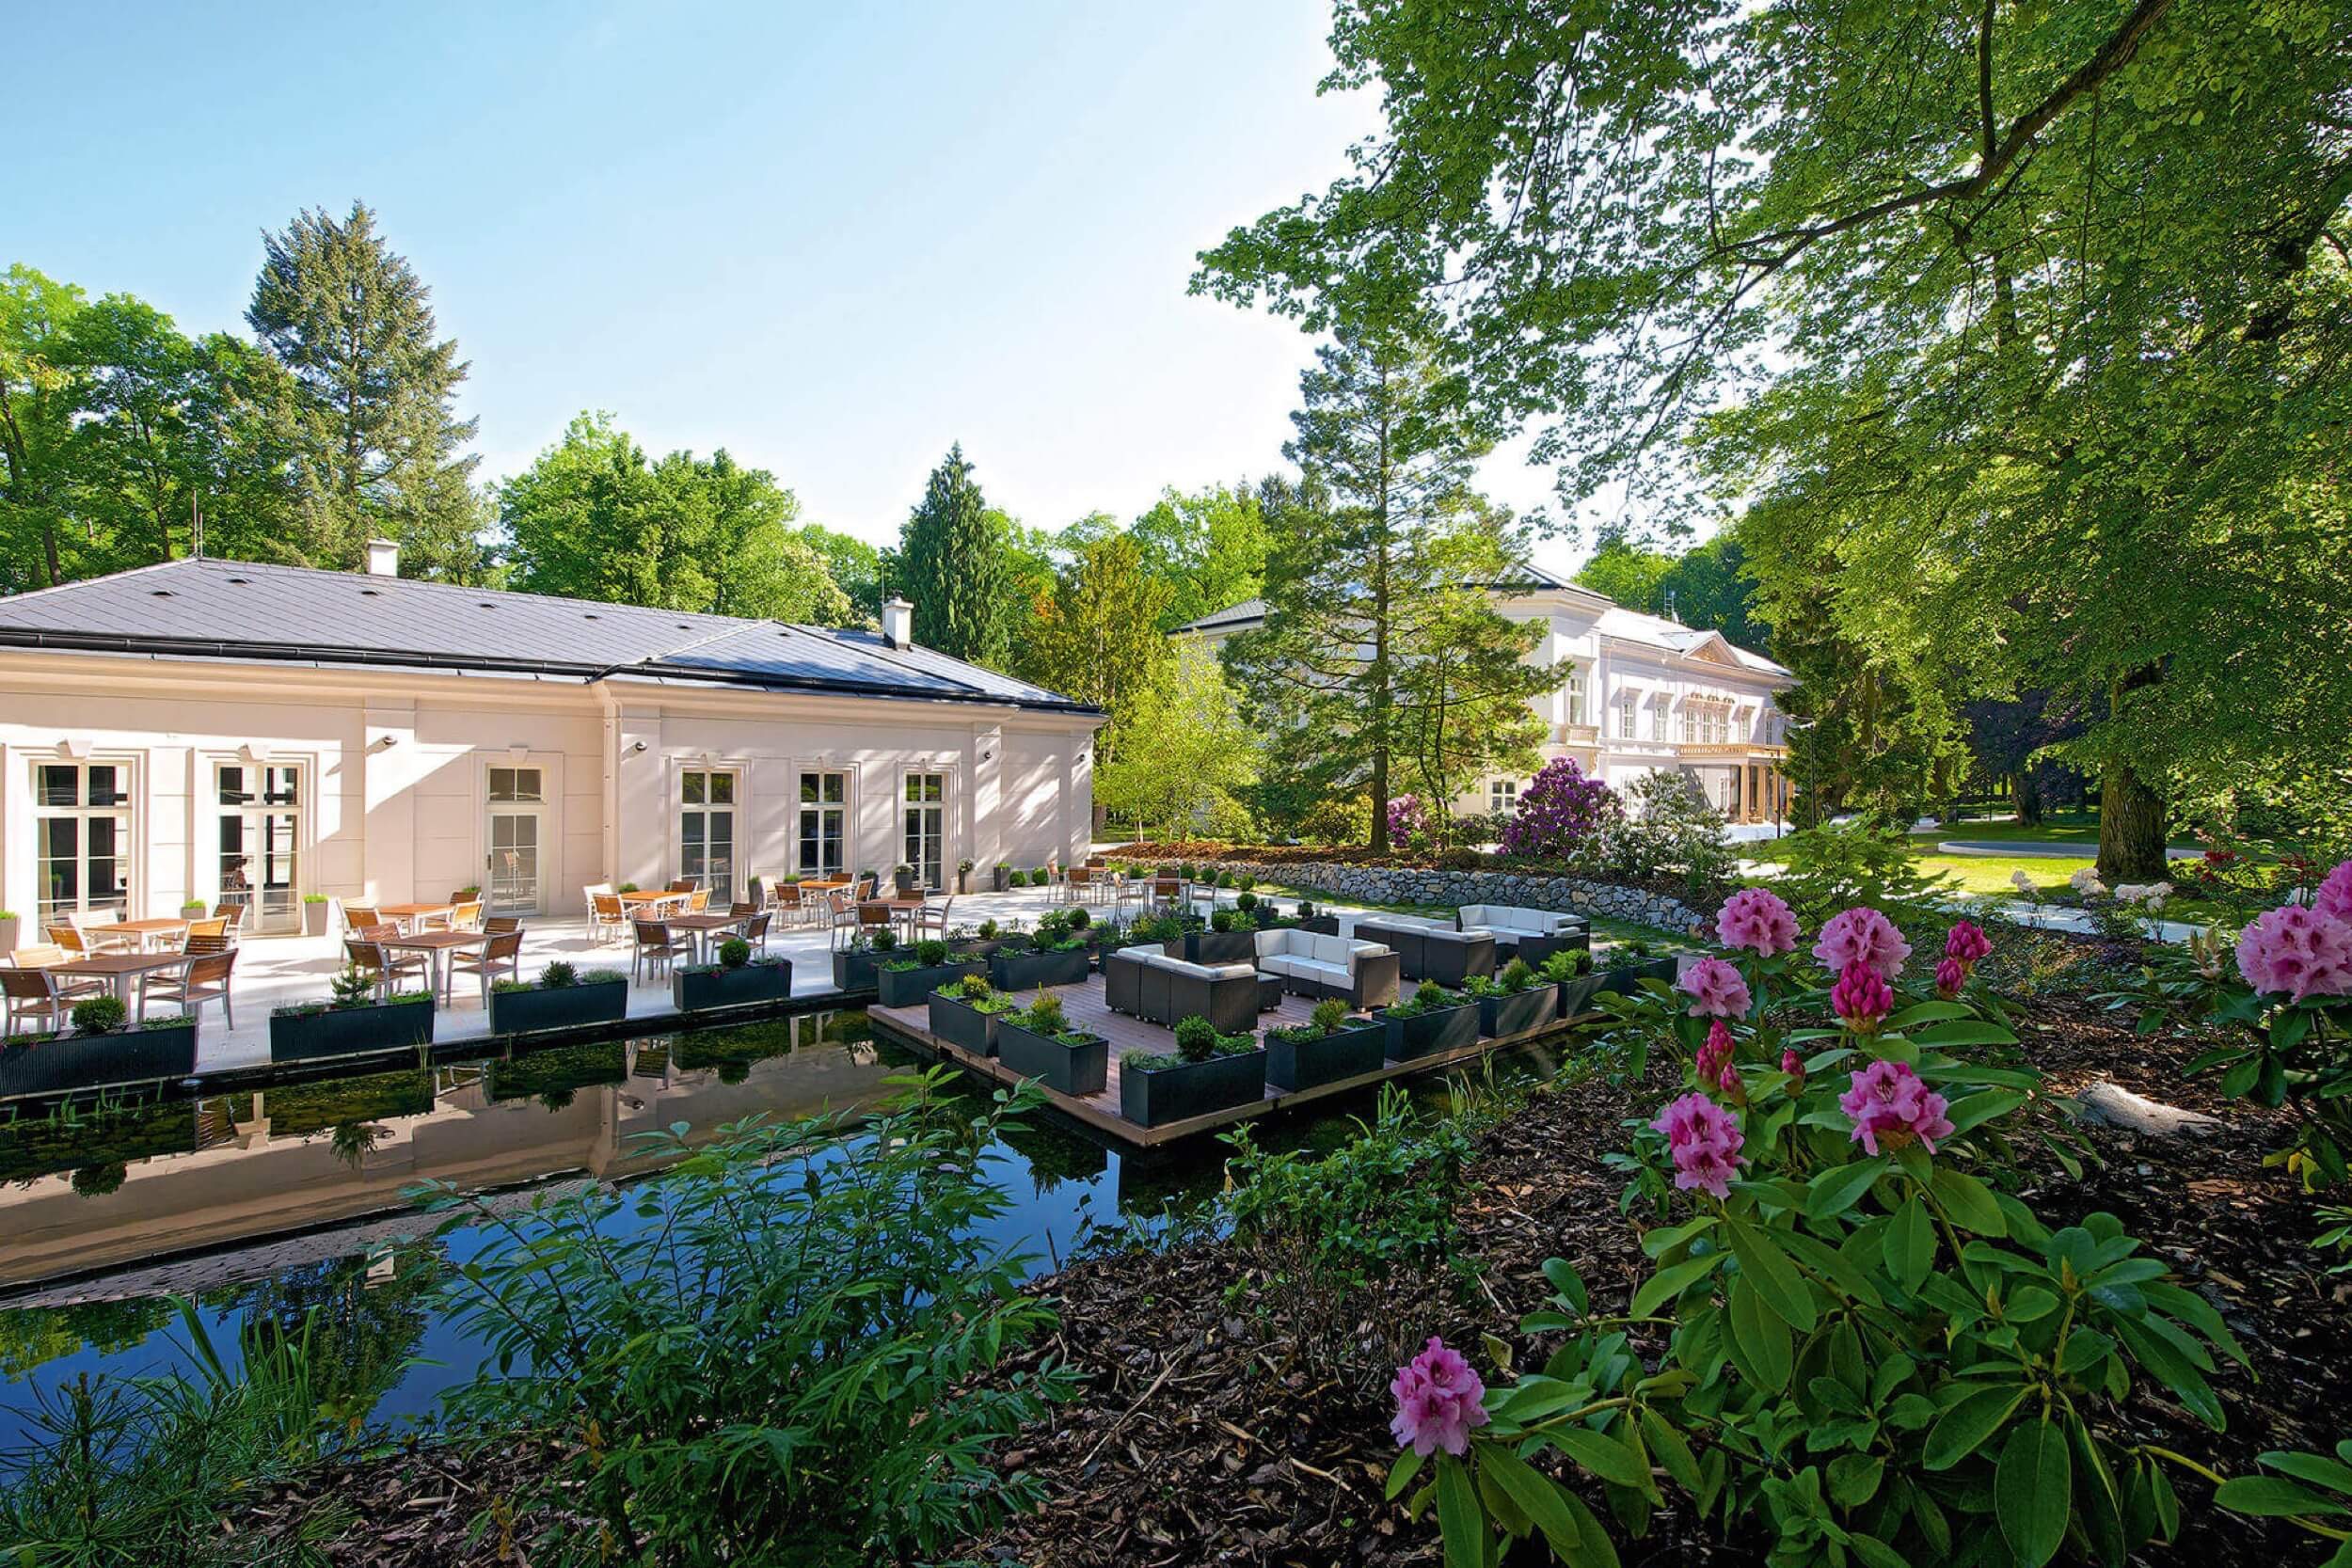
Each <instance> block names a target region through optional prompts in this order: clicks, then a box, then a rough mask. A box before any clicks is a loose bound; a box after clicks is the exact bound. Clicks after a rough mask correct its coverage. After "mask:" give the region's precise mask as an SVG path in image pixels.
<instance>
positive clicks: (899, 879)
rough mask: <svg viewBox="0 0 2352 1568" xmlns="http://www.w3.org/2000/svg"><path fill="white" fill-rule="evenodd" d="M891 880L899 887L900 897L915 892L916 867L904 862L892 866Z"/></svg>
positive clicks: (894, 885)
mask: <svg viewBox="0 0 2352 1568" xmlns="http://www.w3.org/2000/svg"><path fill="white" fill-rule="evenodd" d="M890 881H891V885H892V886H893V887H895V888H897V889H898V896H899V897H901V898H905V897H908V896H910V895H913V894H914V867H913V866H911V865H908V864H906V863H903V862H902V863H899V864H898V865H894V866H892V867H891V868H890Z"/></svg>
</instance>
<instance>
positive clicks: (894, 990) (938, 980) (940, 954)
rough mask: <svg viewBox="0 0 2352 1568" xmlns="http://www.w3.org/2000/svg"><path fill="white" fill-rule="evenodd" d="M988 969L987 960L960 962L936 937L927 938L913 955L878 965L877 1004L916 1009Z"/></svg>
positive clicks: (963, 959)
mask: <svg viewBox="0 0 2352 1568" xmlns="http://www.w3.org/2000/svg"><path fill="white" fill-rule="evenodd" d="M986 967H987V960H986V959H985V958H961V957H959V956H957V955H956V954H954V953H952V952H950V951H949V950H948V947H947V944H946V942H942V941H940V940H939V939H938V938H937V937H930V938H927V939H926V940H924V941H922V942H916V943H915V944H914V951H913V952H912V953H900V954H899V955H898V957H896V958H891V959H890V960H889V961H888V962H886V963H878V964H876V965H875V968H874V987H875V990H876V991H877V993H878V994H877V996H876V998H875V1000H877V1001H879V1002H880V1003H881V1004H882V1006H885V1007H912V1006H917V1005H918V1004H920V1003H921V1002H922V1000H923V998H925V997H926V996H929V995H930V993H931V992H932V991H934V990H938V989H939V988H940V987H941V986H944V985H946V984H947V983H948V982H949V981H951V980H960V979H961V978H962V977H963V976H964V975H966V974H979V973H980V972H981V971H982V970H983V969H985V968H986Z"/></svg>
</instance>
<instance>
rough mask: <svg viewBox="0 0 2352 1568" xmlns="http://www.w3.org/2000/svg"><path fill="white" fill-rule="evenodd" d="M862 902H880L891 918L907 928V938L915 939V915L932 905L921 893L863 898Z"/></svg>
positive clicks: (909, 939)
mask: <svg viewBox="0 0 2352 1568" xmlns="http://www.w3.org/2000/svg"><path fill="white" fill-rule="evenodd" d="M860 902H861V903H866V904H879V905H881V906H882V908H883V909H886V910H888V911H890V918H891V919H892V920H894V921H896V922H897V923H898V925H900V926H902V927H905V928H906V936H907V940H908V941H910V942H912V941H914V917H915V916H916V915H918V914H921V913H922V912H923V911H925V910H927V909H929V908H930V902H931V901H930V899H929V898H926V897H924V896H923V895H921V894H914V893H911V894H907V895H904V896H899V895H892V896H890V897H887V898H866V899H861V900H860Z"/></svg>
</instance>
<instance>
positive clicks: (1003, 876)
mask: <svg viewBox="0 0 2352 1568" xmlns="http://www.w3.org/2000/svg"><path fill="white" fill-rule="evenodd" d="M988 885H989V889H990V891H992V892H994V893H1002V892H1004V891H1005V890H1006V889H1007V888H1009V887H1010V886H1011V885H1012V867H1011V866H1009V865H992V866H990V867H989V868H988Z"/></svg>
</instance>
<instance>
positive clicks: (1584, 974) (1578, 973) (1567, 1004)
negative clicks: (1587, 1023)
mask: <svg viewBox="0 0 2352 1568" xmlns="http://www.w3.org/2000/svg"><path fill="white" fill-rule="evenodd" d="M1540 973H1541V974H1543V976H1544V978H1545V979H1547V980H1549V981H1551V982H1552V983H1553V984H1555V985H1557V986H1558V987H1559V988H1560V1016H1561V1017H1562V1018H1581V1017H1582V1016H1583V1015H1584V1013H1585V1012H1586V1010H1587V1009H1586V1006H1585V1004H1586V1003H1588V1002H1590V1001H1591V1000H1592V999H1593V993H1594V992H1596V991H1597V990H1600V979H1601V977H1600V975H1599V974H1598V973H1597V972H1596V971H1595V970H1594V968H1593V951H1592V949H1591V948H1589V947H1564V948H1562V949H1560V950H1559V951H1558V952H1556V953H1554V954H1552V956H1551V957H1550V958H1546V959H1545V960H1544V967H1543V969H1542V970H1541V972H1540Z"/></svg>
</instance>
